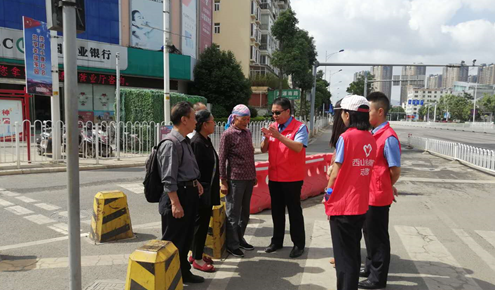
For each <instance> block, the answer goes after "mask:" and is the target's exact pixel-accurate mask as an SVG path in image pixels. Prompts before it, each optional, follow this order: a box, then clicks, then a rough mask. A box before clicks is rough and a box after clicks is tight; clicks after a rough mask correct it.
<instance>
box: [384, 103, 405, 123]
mask: <svg viewBox="0 0 495 290" xmlns="http://www.w3.org/2000/svg"><path fill="white" fill-rule="evenodd" d="M388 114H389V116H390V120H392V121H398V120H402V119H404V118H405V116H406V111H405V110H404V108H402V106H393V107H392V108H390V110H389V111H388Z"/></svg>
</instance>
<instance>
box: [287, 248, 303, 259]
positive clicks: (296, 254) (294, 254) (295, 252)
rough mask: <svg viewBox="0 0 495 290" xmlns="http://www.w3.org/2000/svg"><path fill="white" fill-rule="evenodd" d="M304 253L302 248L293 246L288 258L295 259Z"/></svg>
mask: <svg viewBox="0 0 495 290" xmlns="http://www.w3.org/2000/svg"><path fill="white" fill-rule="evenodd" d="M303 253H304V248H299V247H298V246H294V247H293V248H292V251H290V255H289V257H291V258H297V257H299V256H301V255H302V254H303Z"/></svg>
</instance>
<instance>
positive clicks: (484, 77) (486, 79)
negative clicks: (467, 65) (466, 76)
mask: <svg viewBox="0 0 495 290" xmlns="http://www.w3.org/2000/svg"><path fill="white" fill-rule="evenodd" d="M478 77H479V79H478V83H480V84H484V85H495V64H493V63H492V64H489V65H486V64H482V65H481V67H480V68H479V69H478Z"/></svg>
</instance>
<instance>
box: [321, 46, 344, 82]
mask: <svg viewBox="0 0 495 290" xmlns="http://www.w3.org/2000/svg"><path fill="white" fill-rule="evenodd" d="M341 52H344V49H341V50H339V51H336V52H332V53H330V54H328V53H327V51H325V62H327V61H328V58H329V57H330V56H332V55H334V54H337V53H341ZM326 76H327V67H325V77H326ZM329 82H330V81H329Z"/></svg>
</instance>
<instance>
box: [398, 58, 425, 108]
mask: <svg viewBox="0 0 495 290" xmlns="http://www.w3.org/2000/svg"><path fill="white" fill-rule="evenodd" d="M419 64H421V63H419ZM425 78H426V66H403V67H402V72H401V79H402V82H401V88H400V103H401V104H403V103H404V102H405V101H406V100H407V98H408V91H409V89H410V88H411V87H413V88H424V87H425Z"/></svg>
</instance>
